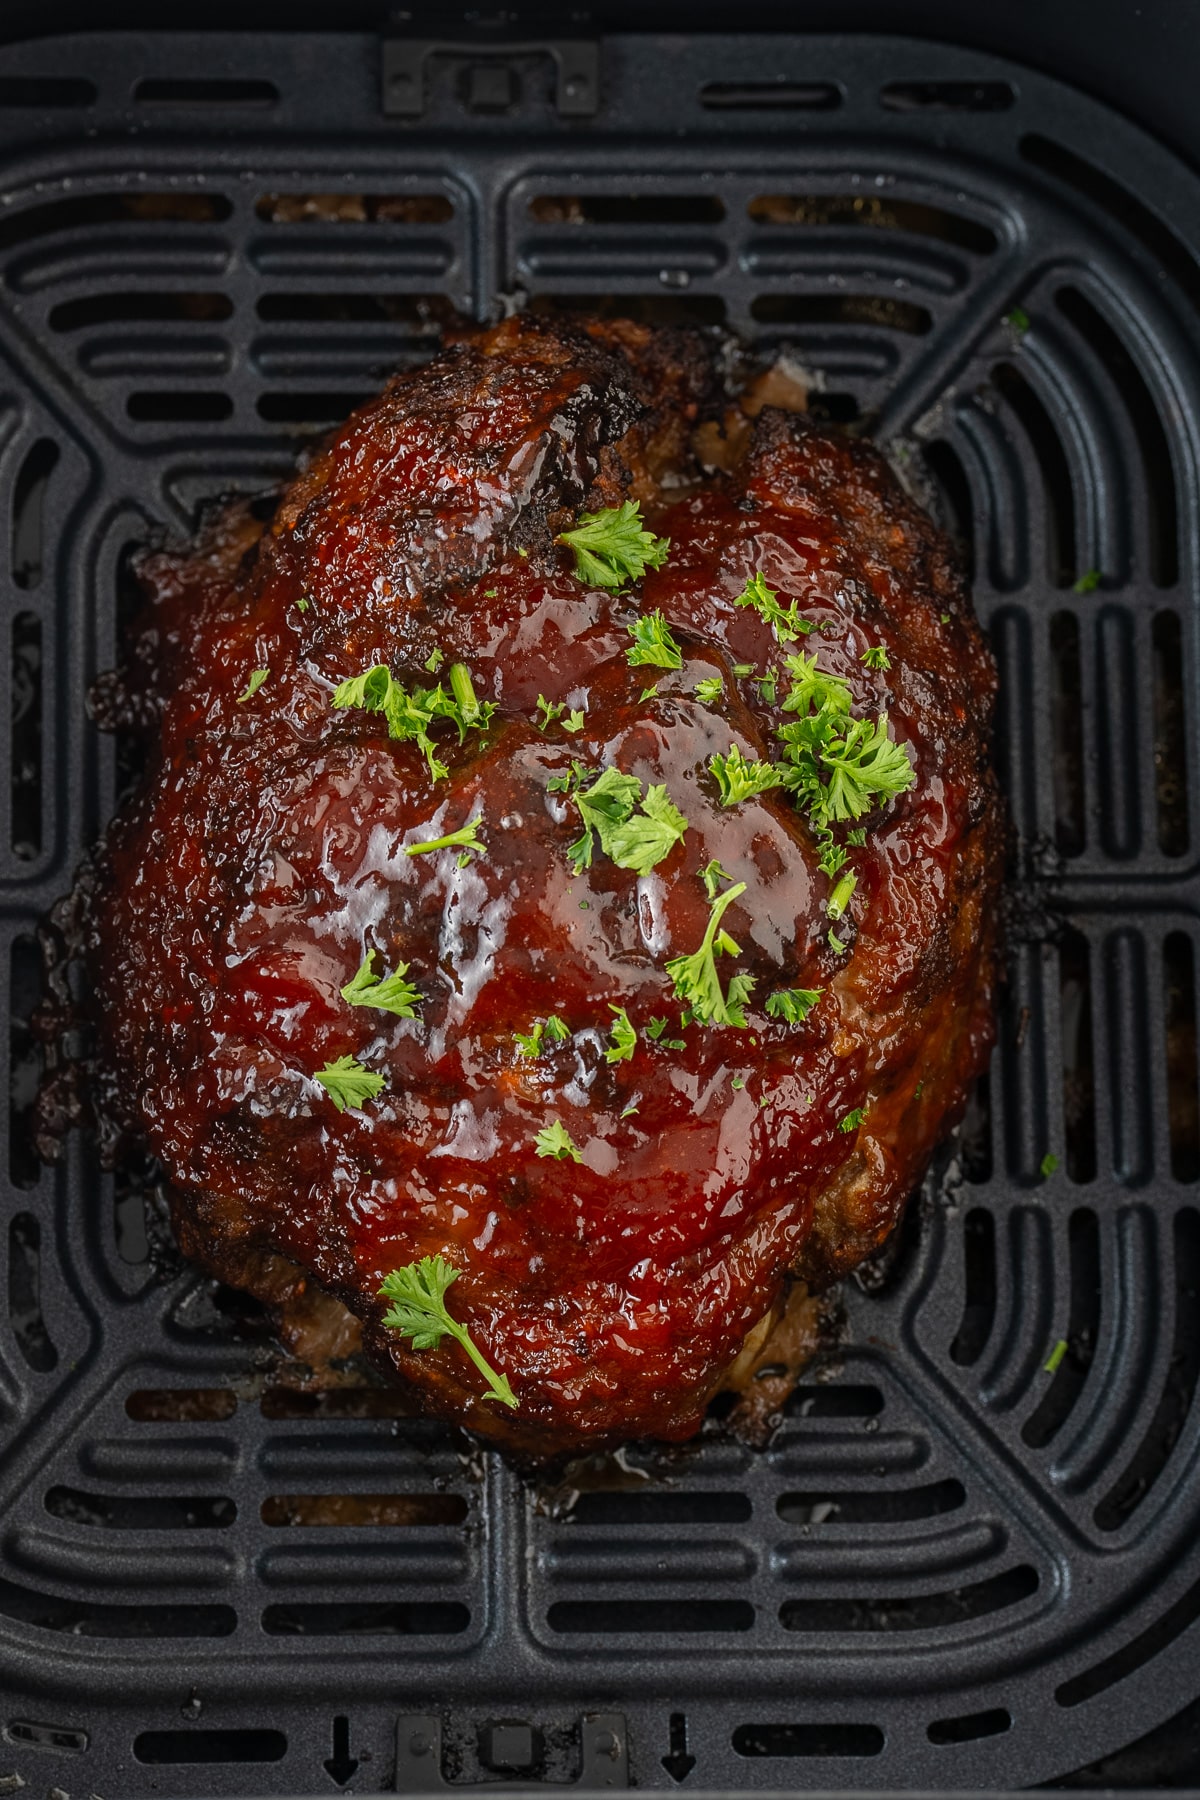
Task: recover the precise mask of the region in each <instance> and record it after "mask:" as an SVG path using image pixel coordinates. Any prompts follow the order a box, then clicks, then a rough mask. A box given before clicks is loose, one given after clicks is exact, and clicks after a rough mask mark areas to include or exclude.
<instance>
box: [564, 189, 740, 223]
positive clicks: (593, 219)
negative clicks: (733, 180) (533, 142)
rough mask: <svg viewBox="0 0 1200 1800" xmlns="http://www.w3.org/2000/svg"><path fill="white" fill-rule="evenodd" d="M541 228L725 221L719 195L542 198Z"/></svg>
mask: <svg viewBox="0 0 1200 1800" xmlns="http://www.w3.org/2000/svg"><path fill="white" fill-rule="evenodd" d="M529 213H530V217H531V218H534V219H536V220H537V222H538V224H539V225H714V224H716V223H717V222H718V221H719V220H721V219H723V218H724V217H725V203H724V201H723V200H719V199H718V198H717V197H716V195H715V194H538V195H537V196H536V198H535V199H533V200H531V201H530V202H529Z"/></svg>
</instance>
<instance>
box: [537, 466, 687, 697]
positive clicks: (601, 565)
mask: <svg viewBox="0 0 1200 1800" xmlns="http://www.w3.org/2000/svg"><path fill="white" fill-rule="evenodd" d="M557 541H558V543H560V544H566V545H568V546H569V547H570V548H571V549H572V550H573V551H574V552H575V577H576V580H578V581H584V582H587V583H588V585H589V586H590V587H600V588H607V589H609V591H610V592H612V593H617V592H618V591H619V590H620V589H621V588H623V587H624V586H625V584H626V583H627V582H630V581H638V580H640V579H641V577H642V575H643V574H644V573H645V571H646V570H647V569H660V568H661V567H662V565H663V563H664V562H665V561H666V559H667V552H668V551H669V550H670V548H671V540H670V538H660V537H655V535H654V533H653V532H651V531H647V530H646V529H645V528H644V526H643V524H642V509H641V507H640V506H639V505H638V503H637V501H636V500H626V501H624V502H623V504H622V505H620V506H607V507H605V508H603V510H602V511H600V512H594V513H581V514H580V516H579V520H578V523H577V524H576V525H575V526H574V528H573V529H572V530H570V531H564V532H561V533H560V534H559V537H558V539H557ZM674 666H675V667H676V668H678V666H679V665H678V664H675V665H674Z"/></svg>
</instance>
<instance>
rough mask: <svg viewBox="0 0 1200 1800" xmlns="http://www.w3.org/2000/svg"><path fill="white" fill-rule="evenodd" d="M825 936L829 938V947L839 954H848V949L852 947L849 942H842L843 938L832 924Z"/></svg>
mask: <svg viewBox="0 0 1200 1800" xmlns="http://www.w3.org/2000/svg"><path fill="white" fill-rule="evenodd" d="M825 936H826V937H827V938H828V940H829V948H830V949H831V950H832V951H833V952H834V954H835V955H837V956H844V955H845V954H846V951H847V950H848V949H849V948H850V946H849V944H844V943H843V942H842V940H841V938H840V937H839V936H838V934H837V932H836V931H835V930H834V929H833V926H832V925H831V926H830V927H829V930H828V931H827V932H826V933H825Z"/></svg>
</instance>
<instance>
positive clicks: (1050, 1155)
mask: <svg viewBox="0 0 1200 1800" xmlns="http://www.w3.org/2000/svg"><path fill="white" fill-rule="evenodd" d="M1039 1167H1040V1169H1041V1171H1042V1174H1043V1175H1044V1176H1045V1178H1046V1180H1047V1181H1049V1179H1050V1177H1051V1175H1055V1174H1057V1172H1058V1158H1057V1156H1055V1154H1054V1152H1053V1150H1047V1152H1046V1154H1045V1156H1043V1158H1042V1160H1041V1163H1040V1164H1039Z"/></svg>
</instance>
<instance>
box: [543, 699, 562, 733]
mask: <svg viewBox="0 0 1200 1800" xmlns="http://www.w3.org/2000/svg"><path fill="white" fill-rule="evenodd" d="M537 705H538V711H539V712H540V713H541V715H542V716H541V718H540V719H539V720H538V722H537V728H538V730H539V731H545V729H546V727H547V725H552V724H553V723H554V721H555V719H557V718H558V716H559V714H560V713H562V712H565V710H566V705H567V703H566V701H565V700H559V701H558V702H557V703H556V702H554V701H551V700H547V698H546V696H545V694H539V695H538V697H537Z"/></svg>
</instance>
